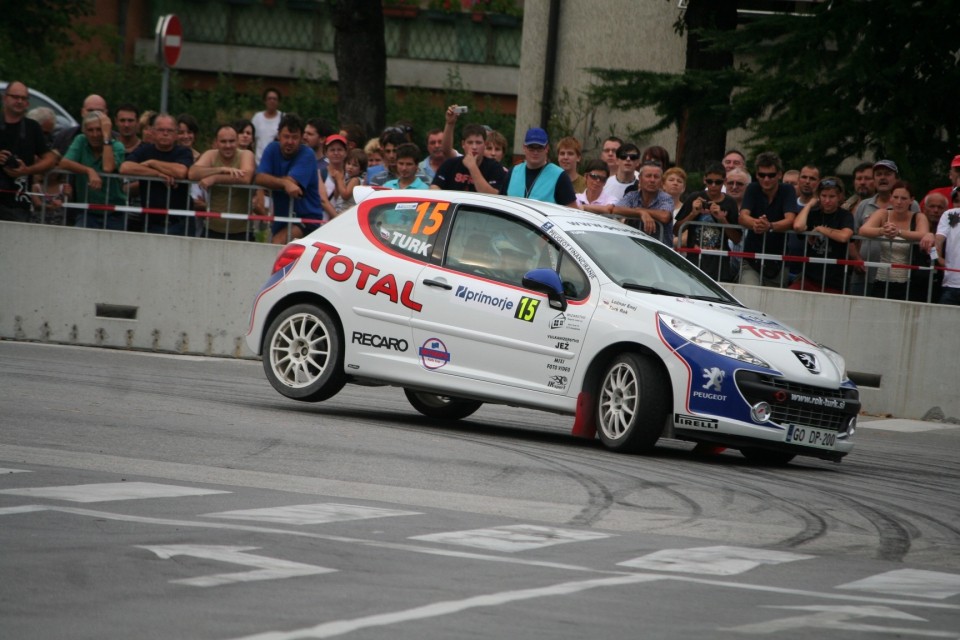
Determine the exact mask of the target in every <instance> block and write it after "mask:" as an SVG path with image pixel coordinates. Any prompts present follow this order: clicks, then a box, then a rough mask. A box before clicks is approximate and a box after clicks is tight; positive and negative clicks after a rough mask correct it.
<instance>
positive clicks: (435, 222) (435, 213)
mask: <svg viewBox="0 0 960 640" xmlns="http://www.w3.org/2000/svg"><path fill="white" fill-rule="evenodd" d="M431 204H432V205H433V209H430V205H431ZM449 206H450V203H449V202H421V203H420V205H419V206H418V207H417V219H416V220H414V221H413V227H412V228H411V229H410V233H412V234H418V233H423V234H424V235H428V236H430V235H433V234H434V233H436V232H437V229H439V228H440V225H441V224H443V212H444V211H446V210H447V208H448V207H449ZM428 209H430V211H429V213H428V212H427V210H428ZM424 217H426V218H427V224H426V226H423V219H424ZM421 226H423V230H422V231H421V229H420V227H421Z"/></svg>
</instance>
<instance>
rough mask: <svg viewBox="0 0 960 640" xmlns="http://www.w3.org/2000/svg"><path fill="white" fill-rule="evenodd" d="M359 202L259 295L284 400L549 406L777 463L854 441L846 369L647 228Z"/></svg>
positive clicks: (381, 194)
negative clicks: (349, 392)
mask: <svg viewBox="0 0 960 640" xmlns="http://www.w3.org/2000/svg"><path fill="white" fill-rule="evenodd" d="M358 199H360V203H359V204H358V205H357V206H355V207H354V208H352V209H350V210H348V211H346V212H344V213H343V214H341V215H340V216H339V217H337V218H336V219H334V220H333V221H331V222H329V223H327V224H326V225H324V226H323V227H321V228H319V229H317V230H316V231H314V232H313V233H311V234H310V235H308V236H307V237H305V238H303V239H301V240H297V241H296V242H293V243H292V244H289V245H287V246H286V247H285V248H284V249H283V251H282V252H281V253H280V255H279V257H278V258H277V261H276V263H275V265H274V271H273V275H272V276H271V277H270V279H269V280H268V281H267V283H266V284H265V285H264V287H263V289H262V290H261V291H260V293H259V294H258V295H257V298H256V301H255V303H254V306H253V311H252V313H251V318H250V330H249V333H248V335H247V343H248V345H249V346H250V348H251V349H252V350H253V351H254V353H257V354H261V355H262V356H263V368H264V371H265V372H266V375H267V379H268V380H269V381H270V383H271V384H272V385H273V387H274V388H275V389H276V390H277V391H279V392H280V393H281V394H283V395H285V396H287V397H289V398H293V399H296V400H304V401H308V402H316V401H320V400H325V399H327V398H329V397H331V396H333V395H334V394H336V393H337V392H338V391H339V390H340V389H341V388H342V387H343V385H344V384H346V383H348V382H354V383H360V384H366V385H371V384H383V385H395V386H399V387H403V388H404V390H405V391H406V395H407V398H408V399H409V401H410V403H411V404H412V405H413V407H414V408H416V409H417V410H418V411H420V412H421V413H423V414H424V415H426V416H429V417H432V418H438V419H459V418H464V417H466V416H468V415H470V414H471V413H473V412H474V411H476V410H477V409H478V408H479V407H480V405H481V404H482V403H484V402H489V403H497V404H506V405H512V406H519V407H527V408H533V409H543V410H545V411H552V412H555V413H560V414H568V415H572V416H575V417H574V420H573V422H574V424H573V429H572V430H573V433H574V434H575V435H578V436H583V437H589V438H592V437H595V435H599V437H600V439H601V440H602V442H603V444H604V445H605V446H607V447H608V448H610V449H613V450H617V451H644V450H649V449H650V448H652V447H653V446H654V444H655V443H656V442H657V440H658V439H659V438H660V437H661V436H670V437H673V438H679V439H683V440H689V441H693V442H697V443H703V444H704V445H705V446H712V445H717V446H722V447H730V448H736V449H739V450H740V452H741V453H742V454H743V455H744V456H746V457H747V458H750V459H753V460H756V461H760V462H765V463H773V464H783V463H786V462H788V461H789V460H791V459H792V458H793V457H794V456H796V455H807V456H815V457H818V458H825V459H828V460H840V459H841V458H842V457H843V456H845V455H846V454H847V453H849V452H850V450H851V449H852V448H853V438H852V436H853V433H854V430H855V428H856V420H857V414H858V413H859V409H860V402H859V394H858V391H857V388H856V386H855V385H854V384H853V383H852V382H851V381H850V380H849V379H848V378H847V377H846V374H845V370H844V369H845V365H844V361H843V358H842V357H841V356H840V355H839V354H837V353H836V352H834V351H832V350H830V349H828V348H827V347H824V346H823V345H820V344H818V343H816V342H814V341H813V340H811V339H809V338H807V337H805V336H803V335H801V334H800V333H798V332H797V331H794V330H793V329H790V328H789V327H787V326H785V325H783V324H781V323H779V322H777V321H776V320H774V319H772V318H770V317H769V316H767V315H766V314H764V313H761V312H759V311H753V310H750V309H747V308H745V307H744V306H743V305H741V304H740V303H739V302H738V301H737V300H736V299H735V298H733V297H732V296H731V295H730V294H728V293H727V292H726V291H725V290H724V289H723V288H721V287H720V285H718V284H717V283H715V282H714V281H713V280H711V279H710V278H709V277H708V276H706V275H704V273H703V272H701V271H699V270H698V269H696V268H695V267H694V266H693V265H691V263H690V262H689V261H687V260H686V259H684V258H683V257H681V256H680V255H678V254H677V253H675V252H674V251H672V250H671V249H668V248H667V247H665V246H663V245H662V244H660V243H659V242H657V241H655V240H653V239H652V238H650V237H649V236H647V235H645V234H643V233H642V232H640V231H637V230H636V229H633V228H631V227H628V226H626V225H622V224H620V223H618V222H614V221H612V220H608V219H606V218H603V217H601V216H596V215H593V214H587V213H581V212H578V211H576V210H574V209H570V208H567V207H559V206H555V205H550V204H544V203H541V202H536V201H532V200H524V199H515V198H507V197H501V196H488V195H481V194H474V193H460V192H451V191H377V192H370V191H368V190H364V193H363V194H359V193H358Z"/></svg>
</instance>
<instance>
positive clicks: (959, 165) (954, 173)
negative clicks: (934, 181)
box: [920, 155, 960, 212]
mask: <svg viewBox="0 0 960 640" xmlns="http://www.w3.org/2000/svg"><path fill="white" fill-rule="evenodd" d="M947 178H948V179H949V180H950V184H949V185H948V186H946V187H937V188H936V189H931V190H930V191H928V192H927V196H929V195H931V194H934V193H939V194H940V195H942V196H943V197H944V198H946V200H947V202H950V198H951V197H952V196H951V193H952V192H953V190H954V189H955V188H956V187H960V155H956V156H953V160H951V161H950V171H949V172H947ZM926 203H927V197H926V196H924V197H923V200H921V201H920V209H921V210H922V211H924V212H926Z"/></svg>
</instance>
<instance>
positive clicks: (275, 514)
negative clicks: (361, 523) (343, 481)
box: [203, 502, 423, 525]
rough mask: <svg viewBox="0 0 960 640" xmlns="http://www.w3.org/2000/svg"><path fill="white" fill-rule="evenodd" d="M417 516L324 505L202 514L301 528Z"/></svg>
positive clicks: (331, 504)
mask: <svg viewBox="0 0 960 640" xmlns="http://www.w3.org/2000/svg"><path fill="white" fill-rule="evenodd" d="M419 515H423V514H422V513H420V512H418V511H399V510H396V509H379V508H377V507H361V506H358V505H353V504H337V503H333V502H328V503H323V504H293V505H289V506H286V507H271V508H266V509H243V510H240V511H221V512H219V513H205V514H203V517H206V518H227V519H232V520H255V521H258V522H273V523H276V524H293V525H305V524H326V523H329V522H345V521H348V520H367V519H370V518H387V517H392V516H419Z"/></svg>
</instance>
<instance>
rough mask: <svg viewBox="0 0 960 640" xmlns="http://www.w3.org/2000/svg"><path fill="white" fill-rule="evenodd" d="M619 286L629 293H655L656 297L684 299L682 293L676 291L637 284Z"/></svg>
mask: <svg viewBox="0 0 960 640" xmlns="http://www.w3.org/2000/svg"><path fill="white" fill-rule="evenodd" d="M620 286H621V287H623V288H624V289H629V290H630V291H645V292H646V293H655V294H657V295H658V296H680V297H681V298H683V297H686V295H685V294H683V293H678V292H676V291H668V290H667V289H661V288H660V287H652V286H650V285H648V284H637V283H636V282H621V283H620Z"/></svg>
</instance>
